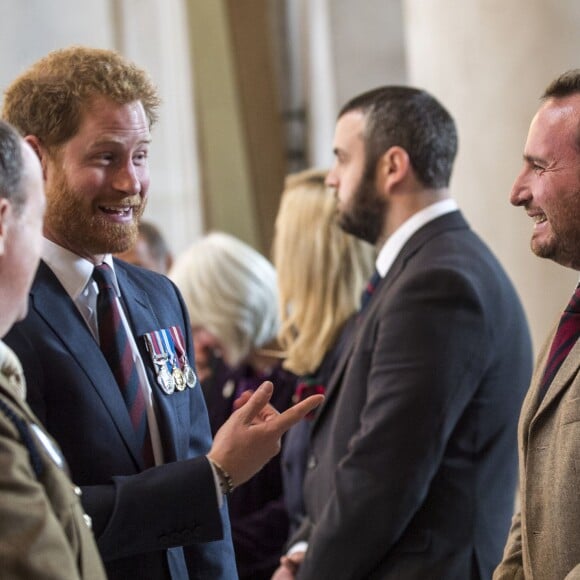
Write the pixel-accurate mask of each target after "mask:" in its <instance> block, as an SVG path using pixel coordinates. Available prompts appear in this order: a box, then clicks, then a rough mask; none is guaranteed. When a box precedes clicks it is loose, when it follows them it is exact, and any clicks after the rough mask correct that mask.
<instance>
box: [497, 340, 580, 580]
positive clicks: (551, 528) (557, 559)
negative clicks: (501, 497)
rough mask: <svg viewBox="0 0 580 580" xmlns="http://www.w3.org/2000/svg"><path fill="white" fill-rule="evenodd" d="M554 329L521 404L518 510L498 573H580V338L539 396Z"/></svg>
mask: <svg viewBox="0 0 580 580" xmlns="http://www.w3.org/2000/svg"><path fill="white" fill-rule="evenodd" d="M554 335H555V330H554V332H552V333H551V335H550V336H549V337H548V340H547V341H546V343H545V344H544V346H543V348H542V350H541V352H540V354H539V356H538V361H537V365H536V369H535V371H534V375H533V378H532V382H531V385H530V389H529V391H528V394H527V396H526V398H525V400H524V404H523V406H522V412H521V417H520V422H519V427H518V447H519V457H520V462H519V477H520V511H519V512H518V513H517V514H516V515H515V516H514V519H513V522H512V527H511V530H510V534H509V537H508V541H507V544H506V547H505V551H504V557H503V560H502V562H501V564H500V565H499V566H498V568H497V570H496V571H495V573H494V576H493V578H494V580H507V579H510V580H511V579H518V580H519V579H522V580H523V579H525V580H555V579H556V578H557V579H567V580H578V579H580V533H579V529H580V475H579V474H580V373H579V372H578V371H579V369H580V341H578V342H577V343H576V345H575V346H574V347H573V348H572V350H571V351H570V353H569V354H568V356H567V357H566V359H565V360H564V361H563V363H562V366H561V367H560V369H559V370H558V372H557V374H556V375H555V377H554V379H553V381H552V383H551V385H550V387H549V388H548V391H547V392H546V394H545V396H544V398H543V400H541V401H540V396H539V388H540V383H541V380H542V376H543V374H544V368H545V366H546V362H547V359H548V353H549V350H550V346H551V343H552V340H553V338H554Z"/></svg>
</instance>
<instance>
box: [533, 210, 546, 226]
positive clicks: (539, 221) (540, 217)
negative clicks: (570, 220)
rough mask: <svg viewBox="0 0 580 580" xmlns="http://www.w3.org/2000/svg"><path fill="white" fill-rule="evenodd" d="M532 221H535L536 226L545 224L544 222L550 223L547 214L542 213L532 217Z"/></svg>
mask: <svg viewBox="0 0 580 580" xmlns="http://www.w3.org/2000/svg"><path fill="white" fill-rule="evenodd" d="M532 219H533V220H534V224H536V225H537V224H543V223H544V222H547V221H548V218H547V217H546V214H543V213H540V214H538V215H534V216H532Z"/></svg>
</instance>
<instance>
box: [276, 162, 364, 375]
mask: <svg viewBox="0 0 580 580" xmlns="http://www.w3.org/2000/svg"><path fill="white" fill-rule="evenodd" d="M325 177H326V172H325V171H316V170H308V171H303V172H301V173H297V174H294V175H290V176H288V177H287V179H286V184H285V190H284V192H283V194H282V199H281V202H280V209H279V211H278V216H277V218H276V227H275V237H274V245H273V256H274V264H275V266H276V271H277V273H278V288H279V301H280V318H281V322H282V325H281V329H280V333H279V340H280V343H281V345H282V347H283V348H284V349H285V350H286V353H287V358H286V361H285V365H284V366H285V367H286V368H288V369H289V370H291V371H292V372H294V373H296V374H299V375H303V374H307V373H312V372H314V371H315V370H316V369H317V368H318V366H319V365H320V362H321V361H322V358H323V357H324V355H325V354H326V352H327V351H328V350H329V349H330V348H331V347H332V345H333V344H334V341H335V340H336V338H337V335H338V333H339V332H340V330H341V328H342V326H343V325H344V323H345V321H346V320H347V319H348V317H349V316H350V315H351V314H352V313H353V312H354V311H355V310H356V309H357V307H358V303H359V299H360V293H361V291H362V289H363V287H364V284H365V283H366V280H367V279H368V277H369V275H370V272H371V271H372V267H373V256H374V250H373V248H372V246H370V245H369V244H367V243H366V242H363V241H361V240H358V239H357V238H355V237H353V236H350V235H348V234H346V233H344V232H343V231H342V230H341V229H340V228H339V227H338V225H337V224H336V219H335V214H336V202H335V200H334V198H333V196H332V194H331V193H330V191H329V190H328V189H327V188H326V186H325V184H324V179H325Z"/></svg>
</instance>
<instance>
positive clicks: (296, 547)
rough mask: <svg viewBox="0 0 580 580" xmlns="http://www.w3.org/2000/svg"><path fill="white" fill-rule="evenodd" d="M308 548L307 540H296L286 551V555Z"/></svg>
mask: <svg viewBox="0 0 580 580" xmlns="http://www.w3.org/2000/svg"><path fill="white" fill-rule="evenodd" d="M306 550H308V542H296V543H295V544H293V545H292V546H290V549H289V550H288V551H287V552H286V556H292V554H295V553H296V552H306Z"/></svg>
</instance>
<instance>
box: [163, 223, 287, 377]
mask: <svg viewBox="0 0 580 580" xmlns="http://www.w3.org/2000/svg"><path fill="white" fill-rule="evenodd" d="M169 278H171V279H172V280H173V282H175V284H176V286H177V287H178V288H179V290H180V291H181V293H182V295H183V299H184V301H185V305H186V307H187V309H188V312H189V317H190V320H191V324H192V326H193V327H195V326H198V327H202V328H205V329H206V330H207V331H209V332H211V334H213V335H214V336H215V337H216V338H218V339H219V341H220V342H221V343H222V345H223V346H224V348H225V350H226V353H225V354H226V356H225V358H226V359H227V363H228V364H230V365H231V366H237V365H238V364H239V363H240V362H242V361H243V359H245V358H246V357H247V356H248V354H250V352H251V351H252V350H254V349H257V348H260V347H262V346H264V345H266V344H268V343H269V342H271V341H273V340H274V339H275V338H276V334H277V332H278V329H279V319H278V300H277V298H278V297H277V286H276V272H275V270H274V267H273V266H272V264H271V263H270V262H269V261H268V260H267V259H266V258H264V256H262V255H261V254H260V253H258V252H257V251H256V250H254V249H253V248H252V247H250V246H248V245H247V244H245V243H244V242H242V241H241V240H238V239H237V238H235V237H233V236H230V235H229V234H225V233H223V232H212V233H210V234H208V235H206V236H204V237H203V238H201V239H200V240H198V241H197V242H195V243H194V244H192V245H191V246H190V247H189V249H187V250H186V251H185V252H184V253H183V254H181V255H179V256H178V257H177V259H176V260H175V264H174V265H173V266H172V268H171V270H170V272H169Z"/></svg>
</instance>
